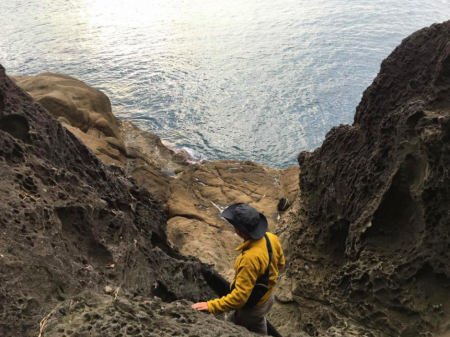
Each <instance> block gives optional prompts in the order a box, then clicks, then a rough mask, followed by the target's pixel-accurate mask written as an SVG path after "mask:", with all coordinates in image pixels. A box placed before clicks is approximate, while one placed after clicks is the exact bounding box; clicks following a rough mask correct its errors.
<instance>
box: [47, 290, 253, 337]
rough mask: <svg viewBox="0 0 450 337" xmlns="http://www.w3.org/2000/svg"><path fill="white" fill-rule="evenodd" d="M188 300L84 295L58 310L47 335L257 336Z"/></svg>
mask: <svg viewBox="0 0 450 337" xmlns="http://www.w3.org/2000/svg"><path fill="white" fill-rule="evenodd" d="M190 305H191V303H190V302H188V301H186V300H178V301H175V302H171V303H167V302H163V301H161V299H160V298H158V297H155V298H142V297H140V296H135V297H131V296H120V295H119V296H118V297H117V298H114V296H108V295H100V294H97V293H82V294H79V295H77V296H75V297H74V298H73V299H71V300H70V301H64V302H62V303H60V304H58V306H57V307H56V308H55V310H54V312H53V313H52V314H51V315H50V316H49V318H48V320H47V322H46V325H45V331H46V332H45V336H47V337H53V336H54V337H60V336H78V337H88V336H142V337H147V336H148V337H171V336H223V337H251V336H256V335H255V334H252V333H250V332H248V330H246V329H244V328H242V327H239V326H236V325H234V324H230V323H227V322H225V321H223V320H218V319H217V318H215V317H214V316H212V315H209V314H206V313H200V312H195V311H193V310H192V309H191V307H190Z"/></svg>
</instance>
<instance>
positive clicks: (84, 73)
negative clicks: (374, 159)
mask: <svg viewBox="0 0 450 337" xmlns="http://www.w3.org/2000/svg"><path fill="white" fill-rule="evenodd" d="M0 11H1V13H2V18H1V19H0V20H2V22H1V23H2V27H3V29H4V34H3V39H2V41H1V42H0V44H1V48H0V63H2V64H3V65H4V66H5V67H6V69H7V71H8V73H11V74H19V75H27V74H37V73H40V72H43V71H53V72H58V73H64V74H68V75H71V76H74V77H76V78H78V79H81V80H83V81H85V82H87V83H88V84H90V85H92V86H95V87H98V88H100V89H102V90H104V91H105V92H106V93H107V94H108V95H109V97H110V98H111V101H112V104H113V109H114V113H115V114H116V115H117V116H118V117H120V118H124V119H129V120H132V121H134V122H135V123H136V124H137V125H138V126H140V127H141V128H143V129H146V130H148V131H152V132H155V133H157V134H159V135H160V136H161V137H163V138H165V139H166V140H168V141H170V142H172V143H174V144H176V146H178V147H189V148H192V149H194V150H195V151H197V152H199V153H201V154H203V155H205V156H206V157H208V158H209V159H210V160H213V159H221V158H236V159H244V160H253V161H256V162H260V163H264V164H269V165H271V166H275V167H285V166H287V165H292V164H295V158H296V155H297V153H298V152H299V151H301V150H311V149H314V148H316V147H318V146H320V144H321V143H322V141H323V139H324V136H325V133H326V132H327V131H328V130H329V129H330V128H331V127H332V126H335V125H339V124H341V123H346V124H349V123H352V120H353V115H354V110H355V107H356V105H357V104H358V102H359V100H360V98H361V94H362V92H363V90H364V89H365V88H366V87H367V86H368V85H369V84H370V83H371V81H372V80H373V78H374V76H375V75H376V73H377V72H378V69H379V65H380V63H381V61H382V60H383V59H384V58H385V57H386V56H387V55H388V54H389V53H390V52H391V51H392V50H393V49H394V48H395V47H396V46H397V45H398V44H399V43H400V42H401V40H402V39H403V38H404V37H406V36H407V35H409V34H410V33H412V32H414V31H415V30H417V29H419V28H421V27H424V26H427V25H430V24H432V23H433V22H439V21H443V20H446V19H448V17H449V14H450V8H449V4H448V3H447V2H446V1H443V0H433V1H427V2H423V1H419V0H410V1H406V0H389V1H388V0H377V1H373V0H358V1H354V0H329V1H326V2H318V1H313V0H296V1H294V0H283V1H281V0H271V1H267V0H265V1H242V0H239V1H238V0H229V1H220V0H209V1H201V0H189V1H188V0H151V1H150V0H71V1H64V2H62V1H57V0H40V1H37V0H30V1H27V2H25V3H24V2H23V1H19V0H11V1H2V2H1V3H0Z"/></svg>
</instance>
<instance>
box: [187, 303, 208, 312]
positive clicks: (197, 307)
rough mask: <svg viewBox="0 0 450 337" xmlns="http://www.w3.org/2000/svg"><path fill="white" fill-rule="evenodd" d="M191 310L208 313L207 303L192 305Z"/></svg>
mask: <svg viewBox="0 0 450 337" xmlns="http://www.w3.org/2000/svg"><path fill="white" fill-rule="evenodd" d="M191 308H192V309H195V310H198V311H209V308H208V303H207V302H199V303H195V304H192V305H191Z"/></svg>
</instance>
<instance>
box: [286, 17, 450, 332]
mask: <svg viewBox="0 0 450 337" xmlns="http://www.w3.org/2000/svg"><path fill="white" fill-rule="evenodd" d="M298 160H299V164H300V166H301V168H302V173H301V176H300V185H301V199H300V200H299V205H298V207H297V210H296V212H294V213H292V214H291V215H290V217H288V218H286V219H287V221H289V224H290V228H289V233H288V235H286V237H285V246H286V249H287V251H288V252H289V261H290V262H289V267H288V270H287V273H286V275H287V282H288V283H289V282H290V284H289V285H287V286H285V287H284V292H283V293H282V297H283V298H284V299H285V300H286V301H289V300H291V301H292V300H293V301H295V302H296V303H298V305H299V306H300V307H303V308H305V307H307V308H308V310H307V311H306V310H300V311H301V312H302V315H300V316H299V317H300V320H301V321H302V328H303V329H304V330H305V331H308V333H310V334H311V335H317V334H322V333H323V334H324V335H330V334H329V330H330V329H331V328H336V326H337V325H336V322H337V321H336V320H334V321H333V317H337V315H340V316H341V317H342V316H344V317H347V318H348V320H347V321H348V322H353V323H354V322H358V324H359V325H360V326H361V327H365V328H367V329H369V330H371V332H370V334H372V335H380V336H381V335H382V336H432V335H433V336H448V334H449V333H450V262H449V261H450V250H449V247H450V225H449V224H450V212H449V209H450V173H449V172H450V22H446V23H443V24H435V25H433V26H431V27H429V28H425V29H422V30H420V31H418V32H416V33H414V34H413V35H411V36H410V37H408V38H406V39H405V40H404V41H403V42H402V44H401V45H400V46H399V47H397V48H396V49H395V50H394V52H393V53H392V54H391V55H390V56H389V57H388V58H387V59H386V60H385V61H383V63H382V65H381V69H380V72H379V74H378V76H377V77H376V78H375V80H374V82H373V84H372V85H371V86H370V87H369V88H368V89H367V90H366V91H365V92H364V95H363V98H362V101H361V103H360V104H359V106H358V108H357V111H356V115H355V120H354V123H353V125H352V126H349V125H344V126H340V127H336V128H333V129H332V130H331V131H330V132H329V133H328V134H327V136H326V139H325V141H324V143H323V145H322V146H321V147H320V148H318V149H317V150H315V151H314V152H312V153H306V152H304V153H301V154H300V155H299V158H298ZM289 278H290V279H289ZM289 280H291V281H289ZM287 290H290V292H291V293H290V295H289V291H287ZM327 331H328V332H327Z"/></svg>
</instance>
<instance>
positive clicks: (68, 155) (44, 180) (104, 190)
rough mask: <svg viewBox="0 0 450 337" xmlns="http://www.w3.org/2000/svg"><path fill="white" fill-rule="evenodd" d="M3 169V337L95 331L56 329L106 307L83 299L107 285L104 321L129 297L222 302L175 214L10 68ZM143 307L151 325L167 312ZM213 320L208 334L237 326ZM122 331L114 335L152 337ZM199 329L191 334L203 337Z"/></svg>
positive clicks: (5, 85) (1, 117) (0, 83)
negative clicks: (178, 243)
mask: <svg viewBox="0 0 450 337" xmlns="http://www.w3.org/2000/svg"><path fill="white" fill-rule="evenodd" d="M0 172H1V173H0V308H1V312H0V336H5V337H10V336H24V337H26V336H33V337H35V336H38V335H39V332H40V328H39V323H40V322H41V320H43V319H44V318H46V319H45V320H44V321H42V322H43V323H45V322H46V323H47V324H49V325H48V327H49V328H50V330H49V331H50V332H51V333H50V334H49V335H53V336H56V335H57V336H72V335H73V336H81V335H86V333H84V332H82V331H79V330H77V327H76V326H73V325H71V329H72V328H73V329H72V332H70V331H66V330H64V332H62V331H59V330H52V326H57V325H58V324H59V323H60V319H61V320H64V319H65V318H64V316H65V315H69V316H70V317H71V319H70V320H71V321H73V322H81V321H83V320H84V319H85V318H86V317H87V316H86V317H85V318H83V319H82V318H81V317H79V316H78V315H83V314H84V313H86V310H87V309H86V307H89V305H90V304H89V303H91V302H93V303H94V302H95V303H105V301H104V299H102V298H96V297H92V296H91V297H89V296H88V297H86V296H84V295H83V296H84V297H82V298H81V299H80V300H77V298H76V296H78V295H79V294H80V293H82V292H83V291H86V290H89V291H91V292H92V293H94V294H98V296H100V297H101V296H106V295H100V294H103V292H104V291H105V289H108V291H107V292H108V293H110V295H108V296H109V301H110V302H109V304H108V305H106V304H105V310H106V308H107V310H108V312H107V313H105V316H103V313H100V314H99V316H98V317H97V316H95V317H97V318H96V319H97V320H101V319H102V317H105V319H107V320H109V319H110V318H109V317H110V316H107V315H109V314H111V315H114V314H115V313H114V312H113V311H114V308H115V307H116V305H118V306H120V304H118V303H121V302H120V301H121V299H123V301H131V302H133V301H141V300H142V301H145V297H148V296H149V298H150V299H149V301H150V303H162V302H161V301H163V302H168V303H169V302H173V301H175V300H177V299H185V300H189V301H194V302H195V301H201V300H206V299H209V298H212V297H213V294H212V293H210V292H209V290H208V289H207V287H206V286H205V284H204V282H203V281H202V279H201V278H200V277H199V275H200V274H199V263H198V262H197V261H196V260H193V259H191V260H187V259H186V258H184V257H182V256H181V255H180V254H179V253H178V252H177V251H175V250H173V249H172V248H171V247H170V246H169V244H168V242H167V239H166V233H165V224H166V218H165V214H164V212H163V210H162V208H161V205H160V204H159V203H158V202H157V201H155V199H154V197H153V196H152V195H151V194H150V193H149V192H148V191H147V190H146V189H144V188H139V187H138V186H137V185H136V184H135V181H133V180H132V179H129V178H126V177H125V176H124V175H123V172H121V171H120V170H117V169H114V166H105V164H103V163H102V162H101V161H100V160H99V159H98V158H97V157H96V156H95V155H94V154H93V152H92V151H91V150H89V149H88V148H87V147H86V146H85V145H83V143H82V142H80V141H79V140H78V138H76V137H75V136H74V135H73V134H72V133H71V132H68V131H67V129H66V128H64V127H62V126H61V124H60V123H59V122H58V121H56V120H55V119H54V118H52V117H51V116H50V115H49V114H48V112H47V111H46V110H45V109H43V108H42V106H41V105H39V104H38V103H36V102H35V101H34V100H33V99H32V98H31V97H30V96H29V95H28V94H26V93H25V92H24V91H23V90H21V89H20V88H19V87H17V86H16V85H15V84H14V83H13V82H12V81H11V80H10V79H9V78H8V77H7V76H6V75H5V70H4V68H3V67H1V66H0ZM80 296H81V295H80ZM153 296H157V297H159V298H160V300H158V299H154V298H153ZM127 298H128V300H126V299H127ZM138 298H139V300H138ZM83 301H84V302H83ZM117 301H119V302H117ZM77 302H78V304H77ZM80 303H85V307H83V304H80ZM95 303H94V304H92V306H91V307H89V308H90V309H92V308H93V307H94V306H95V305H96V304H95ZM113 303H116V304H113ZM139 303H140V302H139ZM98 305H99V306H100V304H98ZM126 305H128V304H126ZM130 305H131V304H130ZM155 305H156V304H155ZM131 306H133V305H131ZM135 306H136V310H137V308H138V304H137V302H136V304H135ZM169 308H171V309H170V311H169V312H170V314H171V315H172V317H174V318H173V320H175V319H176V318H179V317H178V316H177V315H178V314H177V312H178V310H180V312H182V314H181V313H180V314H179V315H180V317H181V315H182V316H183V317H185V318H186V319H187V320H190V322H191V325H192V324H194V323H193V322H197V321H196V320H197V319H198V317H199V315H200V314H199V313H197V312H195V311H194V310H192V309H191V308H189V303H187V302H183V304H182V308H181V309H179V308H178V307H177V306H176V305H172V306H169ZM140 310H141V311H144V312H145V315H147V316H148V317H151V318H149V319H151V320H156V321H158V320H159V317H163V316H164V314H163V313H162V312H161V311H158V312H157V313H156V312H153V310H154V309H153V307H151V306H150V307H145V305H144V307H140ZM158 310H160V309H158ZM91 313H92V314H93V315H95V313H93V312H91ZM117 315H119V316H121V317H122V318H121V320H122V321H123V320H125V319H126V320H127V321H128V322H129V323H130V324H131V325H133V324H135V325H133V326H136V327H137V326H138V323H136V322H140V318H139V316H138V315H136V316H134V315H133V313H127V314H126V316H123V315H125V314H124V313H123V312H119V313H118V314H117ZM143 315H144V314H143ZM145 315H144V316H145ZM92 317H94V316H92ZM95 317H94V318H95ZM55 319H57V320H56V321H55ZM86 319H87V318H86ZM161 319H162V318H161ZM142 321H145V317H144V318H142ZM205 322H206V323H204V324H205V325H204V330H205V331H206V330H208V329H209V330H210V331H212V332H213V333H214V335H220V334H225V335H226V334H227V333H229V331H231V330H230V329H233V328H234V327H233V326H232V325H231V324H229V323H223V324H222V323H218V321H217V319H215V318H213V317H210V318H208V319H207V320H206V321H205ZM122 323H123V322H122ZM182 323H183V322H179V323H177V324H182ZM86 324H87V326H88V327H89V324H88V323H86ZM99 324H103V325H102V326H107V325H108V324H107V323H106V321H105V322H103V323H99ZM155 324H156V323H155ZM169 324H171V323H169ZM174 324H175V323H174ZM221 324H222V325H221ZM45 325H46V324H45ZM163 325H164V324H162V323H161V331H164V330H163V328H162V326H163ZM194 325H195V324H194ZM115 326H116V325H115ZM222 326H223V328H221V327H222ZM122 327H123V326H121V327H120V329H119V330H120V331H119V332H117V334H113V332H114V333H115V332H116V331H115V330H108V331H111V334H109V333H108V334H107V335H108V336H126V335H136V336H139V335H141V336H144V335H148V334H147V333H144V332H142V333H140V334H139V333H136V331H137V330H136V329H134V328H133V329H132V330H129V331H128V330H127V329H125V330H124V329H122ZM142 327H143V326H142ZM92 329H97V328H96V326H92ZM107 329H112V327H111V328H107ZM164 329H167V327H166V328H164ZM194 330H195V329H194ZM194 330H193V329H190V328H188V329H187V330H181V331H183V333H184V334H185V335H187V336H195V335H198V332H194ZM167 331H168V330H167ZM241 331H245V330H241ZM41 332H42V331H41ZM46 335H47V334H46V329H45V326H44V327H43V334H42V336H46ZM96 335H99V336H100V335H105V334H103V333H101V332H99V331H97V334H96ZM160 335H164V334H163V333H161V334H160ZM205 335H210V336H211V335H212V333H209V334H208V333H205Z"/></svg>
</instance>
